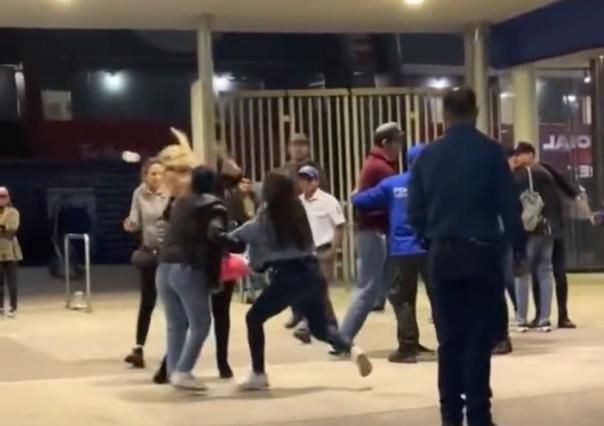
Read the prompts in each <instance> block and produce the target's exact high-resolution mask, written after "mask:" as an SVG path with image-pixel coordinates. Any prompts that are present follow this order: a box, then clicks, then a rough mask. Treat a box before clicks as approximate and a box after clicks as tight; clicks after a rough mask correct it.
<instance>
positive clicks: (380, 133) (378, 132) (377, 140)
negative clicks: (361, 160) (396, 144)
mask: <svg viewBox="0 0 604 426" xmlns="http://www.w3.org/2000/svg"><path fill="white" fill-rule="evenodd" d="M404 134H405V133H404V132H403V130H402V129H401V126H399V125H398V123H395V122H394V121H391V122H389V123H384V124H381V125H380V126H379V127H378V128H377V129H375V133H374V135H373V143H374V144H375V145H381V144H382V141H384V140H386V141H388V142H390V141H392V140H394V139H396V138H402V137H403V135H404Z"/></svg>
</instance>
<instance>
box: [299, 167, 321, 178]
mask: <svg viewBox="0 0 604 426" xmlns="http://www.w3.org/2000/svg"><path fill="white" fill-rule="evenodd" d="M298 176H300V177H306V178H310V179H312V180H317V179H319V171H318V170H317V169H316V168H315V167H313V166H304V167H302V168H301V169H300V170H298Z"/></svg>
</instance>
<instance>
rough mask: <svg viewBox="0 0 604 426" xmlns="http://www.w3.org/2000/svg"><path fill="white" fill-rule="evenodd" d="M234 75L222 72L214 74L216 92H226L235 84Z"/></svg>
mask: <svg viewBox="0 0 604 426" xmlns="http://www.w3.org/2000/svg"><path fill="white" fill-rule="evenodd" d="M231 80H232V76H231V75H230V74H222V75H215V76H214V81H213V84H214V91H215V92H226V91H227V90H229V89H230V88H231V87H232V86H233V84H232V83H231Z"/></svg>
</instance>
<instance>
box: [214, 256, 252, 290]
mask: <svg viewBox="0 0 604 426" xmlns="http://www.w3.org/2000/svg"><path fill="white" fill-rule="evenodd" d="M249 271H250V268H249V266H248V264H247V261H246V260H245V259H244V258H243V257H241V256H237V255H235V254H229V255H228V256H225V257H223V258H222V265H221V270H220V280H221V281H222V282H223V283H224V282H227V281H237V280H239V279H241V278H243V277H245V276H247V275H248V274H249Z"/></svg>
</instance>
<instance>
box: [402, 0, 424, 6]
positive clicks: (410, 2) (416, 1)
mask: <svg viewBox="0 0 604 426" xmlns="http://www.w3.org/2000/svg"><path fill="white" fill-rule="evenodd" d="M405 4H406V5H407V6H413V7H417V6H421V5H422V4H424V0H405Z"/></svg>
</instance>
